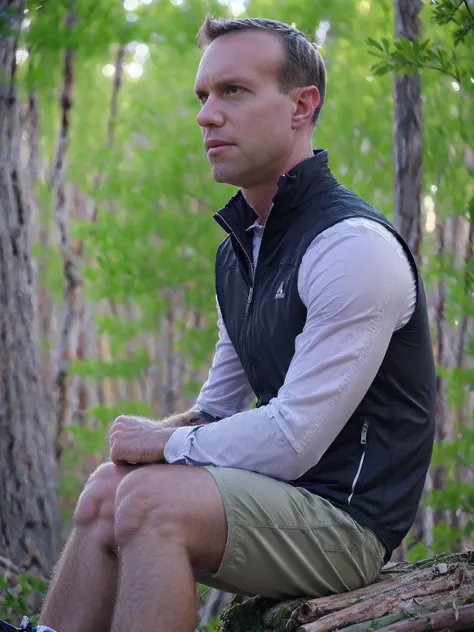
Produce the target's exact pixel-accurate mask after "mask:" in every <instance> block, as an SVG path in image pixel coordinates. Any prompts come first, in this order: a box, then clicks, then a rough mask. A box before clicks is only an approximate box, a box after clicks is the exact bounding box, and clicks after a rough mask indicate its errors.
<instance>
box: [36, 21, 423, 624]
mask: <svg viewBox="0 0 474 632" xmlns="http://www.w3.org/2000/svg"><path fill="white" fill-rule="evenodd" d="M199 41H200V42H201V43H203V44H205V45H206V49H205V52H204V54H203V56H202V60H201V63H200V66H199V70H198V73H197V78H196V86H195V91H196V95H197V97H198V99H199V100H200V102H201V109H200V112H199V114H198V116H197V122H198V124H199V125H200V127H201V129H202V133H203V138H204V145H205V148H206V153H207V157H208V160H209V162H210V164H211V167H212V175H213V178H214V179H215V180H216V181H217V182H227V183H230V184H233V185H235V186H236V187H239V192H238V193H237V194H236V195H235V196H234V197H233V198H232V199H231V200H230V202H229V203H228V205H227V206H226V207H225V208H224V209H221V210H220V211H219V212H218V213H217V214H216V216H215V219H216V221H217V222H218V223H219V224H220V225H221V226H222V228H223V229H224V231H226V233H227V234H228V236H227V237H226V239H225V241H224V242H223V243H222V244H221V245H220V247H219V249H218V252H217V260H216V289H217V302H218V308H219V323H218V324H219V341H218V343H217V346H216V353H215V357H214V362H213V365H212V368H211V370H210V373H209V378H208V380H207V382H206V384H205V385H204V386H203V388H202V390H201V393H200V395H199V398H198V400H197V404H196V407H195V408H194V409H193V410H191V411H189V412H188V413H185V414H182V415H176V416H174V417H171V418H169V419H168V420H166V421H165V422H164V423H161V424H157V423H155V422H152V421H150V420H146V419H140V418H134V417H125V416H121V417H119V418H118V419H117V420H116V421H115V423H114V425H113V427H112V429H111V434H110V438H111V459H112V462H111V463H106V464H104V465H102V466H101V467H100V468H99V469H98V470H97V471H96V472H95V473H94V474H93V475H92V476H91V478H90V479H89V481H88V483H87V485H86V487H85V489H84V492H83V494H82V495H81V497H80V499H79V502H78V506H77V509H76V513H75V525H74V530H73V532H72V535H71V537H70V539H69V541H68V543H67V545H66V547H65V550H64V553H63V555H62V557H61V560H60V562H59V565H58V569H57V571H56V574H55V576H54V579H53V581H52V585H51V589H50V594H49V596H48V598H47V600H46V604H45V606H44V609H43V612H42V615H41V621H43V622H44V623H45V624H47V625H51V626H53V628H54V629H55V630H58V631H59V632H79V630H81V632H96V631H97V630H104V631H105V630H109V629H111V630H112V631H113V632H125V631H127V632H128V631H129V630H131V629H133V630H136V631H137V632H140V631H143V632H145V630H157V631H160V632H161V631H163V632H165V631H166V632H192V630H194V627H195V623H196V591H195V580H196V579H198V580H199V581H201V582H203V583H207V584H208V585H210V586H215V587H218V588H221V589H224V590H227V591H229V592H235V593H241V594H246V595H254V594H261V595H264V596H267V597H271V598H275V599H283V598H285V597H289V596H292V595H313V596H318V595H325V594H330V593H335V592H342V591H347V590H352V589H355V588H358V587H360V586H363V585H366V584H368V583H370V582H372V581H374V580H375V578H376V576H377V574H378V572H379V570H380V567H381V566H382V564H383V562H384V560H387V559H388V558H389V557H390V555H391V552H392V550H393V549H394V548H395V547H396V546H398V544H399V543H400V542H401V540H402V538H403V537H404V536H405V534H406V533H407V531H408V530H409V528H410V526H411V524H412V522H413V520H414V517H415V513H416V510H417V506H418V503H419V500H420V496H421V493H422V489H423V484H424V480H425V476H426V472H427V468H428V465H429V461H430V456H431V450H432V444H433V433H434V418H435V383H434V367H433V357H432V350H431V342H430V335H429V326H428V318H427V309H426V301H425V295H424V290H423V285H422V281H421V278H420V275H419V272H418V270H417V267H416V264H415V262H414V259H413V257H412V255H411V254H410V252H409V250H408V248H407V246H406V245H405V244H404V242H403V241H402V240H401V238H400V237H398V235H396V233H395V231H394V229H393V228H392V227H391V225H390V224H389V223H388V222H387V221H386V220H385V219H384V218H383V217H382V216H381V215H380V214H379V213H378V212H377V211H375V210H374V209H373V208H372V207H370V206H369V205H368V204H367V203H366V202H364V201H363V200H361V199H360V198H358V197H357V196H356V195H354V194H353V193H351V192H350V191H348V190H347V189H345V188H344V187H342V186H341V185H340V184H339V183H338V182H337V181H336V180H335V178H334V177H333V176H332V174H331V172H330V170H329V167H328V164H327V154H326V152H324V151H316V152H314V153H313V150H312V135H313V130H314V126H315V124H316V122H317V119H318V116H319V113H320V111H321V108H322V105H323V102H324V97H325V92H326V75H325V67H324V63H323V61H322V59H321V57H320V55H319V53H318V51H317V50H316V49H315V47H313V46H312V44H311V43H310V42H309V41H308V40H307V39H306V38H305V37H304V36H303V35H302V34H301V33H299V32H298V31H296V30H295V29H293V28H291V27H289V26H287V25H284V24H281V23H278V22H272V21H268V20H252V19H245V20H214V19H213V18H210V17H208V18H207V19H206V21H205V23H204V25H203V26H202V28H201V31H200V35H199ZM254 396H256V398H257V407H256V408H255V409H250V410H249V409H248V408H249V405H250V404H251V401H252V398H253V397H254ZM163 461H166V462H167V463H168V464H167V465H165V464H160V463H163ZM136 465H140V466H141V467H137V466H136ZM144 465H145V466H144Z"/></svg>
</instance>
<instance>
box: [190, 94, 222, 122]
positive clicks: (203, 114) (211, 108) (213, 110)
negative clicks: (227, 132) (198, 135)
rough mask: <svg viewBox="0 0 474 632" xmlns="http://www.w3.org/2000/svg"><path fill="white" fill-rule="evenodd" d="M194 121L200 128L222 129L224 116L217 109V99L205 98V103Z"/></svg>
mask: <svg viewBox="0 0 474 632" xmlns="http://www.w3.org/2000/svg"><path fill="white" fill-rule="evenodd" d="M196 121H197V124H198V125H199V126H200V127H212V126H215V127H222V125H224V114H223V112H222V109H221V108H220V107H219V103H218V101H217V99H215V98H214V97H212V96H208V97H207V99H206V102H205V103H204V105H203V106H202V107H201V110H200V111H199V114H198V115H197V116H196Z"/></svg>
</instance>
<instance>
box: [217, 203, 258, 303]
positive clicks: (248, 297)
mask: <svg viewBox="0 0 474 632" xmlns="http://www.w3.org/2000/svg"><path fill="white" fill-rule="evenodd" d="M219 218H220V220H221V221H222V222H224V224H225V225H226V226H227V228H228V229H229V231H230V232H231V233H232V235H234V237H235V239H236V240H237V241H238V243H239V246H240V247H241V248H242V250H243V252H244V255H245V256H246V257H247V261H248V262H249V265H250V271H251V273H252V285H251V286H250V289H249V294H248V296H247V306H246V308H245V314H248V313H249V309H250V304H251V303H252V297H253V286H254V283H255V267H254V265H253V261H252V259H251V258H250V257H249V255H248V253H247V251H246V250H245V246H244V244H243V243H242V240H241V239H240V237H239V236H238V235H237V233H236V232H235V231H233V230H232V228H231V227H230V226H229V224H228V223H227V222H226V221H225V219H224V218H223V217H222V215H219Z"/></svg>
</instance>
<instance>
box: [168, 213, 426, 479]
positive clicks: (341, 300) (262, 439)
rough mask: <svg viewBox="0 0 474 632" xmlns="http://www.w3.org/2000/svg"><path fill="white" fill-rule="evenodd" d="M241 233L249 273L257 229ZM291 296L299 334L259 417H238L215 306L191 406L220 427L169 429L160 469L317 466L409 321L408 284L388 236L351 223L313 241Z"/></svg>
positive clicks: (240, 410) (235, 379) (298, 471)
mask: <svg viewBox="0 0 474 632" xmlns="http://www.w3.org/2000/svg"><path fill="white" fill-rule="evenodd" d="M249 229H252V230H254V235H253V257H254V263H255V264H256V265H257V260H258V251H259V248H260V243H261V238H262V228H261V227H260V226H259V225H258V224H257V223H255V224H254V225H252V226H251V227H249ZM298 292H299V295H300V298H301V300H302V302H303V303H304V305H305V307H306V309H307V318H306V323H305V326H304V328H303V331H302V332H301V333H300V334H299V335H298V336H297V337H296V340H295V353H294V356H293V359H292V361H291V363H290V366H289V368H288V372H287V374H286V377H285V381H284V383H283V385H282V387H281V388H280V390H279V391H278V394H277V396H276V397H274V398H273V399H271V400H270V402H269V403H268V404H267V405H266V406H262V407H260V408H258V409H251V410H246V409H247V408H248V407H249V406H250V405H251V402H252V400H253V399H254V393H253V391H252V389H251V387H250V385H249V382H248V380H247V378H246V376H245V373H244V370H243V368H242V365H241V362H240V360H239V358H238V356H237V354H236V351H235V349H234V346H233V344H232V342H231V340H230V338H229V335H228V333H227V331H226V328H225V325H224V322H223V320H222V315H221V313H220V310H219V306H218V330H219V339H218V342H217V344H216V349H215V355H214V360H213V363H212V367H211V369H210V371H209V376H208V379H207V381H206V382H205V384H204V385H203V387H202V389H201V392H200V394H199V396H198V399H197V402H196V407H195V408H196V409H201V410H205V411H207V412H209V413H211V414H213V415H215V416H217V417H222V418H223V419H221V420H220V421H218V422H216V423H213V424H207V425H202V426H195V427H192V428H179V429H178V430H176V431H175V433H174V434H173V435H172V436H171V438H170V439H169V441H168V443H167V445H166V448H165V459H166V461H167V462H168V463H183V464H187V465H216V466H221V467H235V468H240V469H245V470H251V471H254V472H259V473H261V474H265V475H267V476H272V477H274V478H278V479H281V480H294V479H296V478H298V477H299V476H301V475H302V474H304V472H306V471H307V470H308V469H310V468H311V467H313V466H314V465H316V464H317V463H318V461H319V460H320V458H321V457H322V455H323V454H324V452H325V451H326V450H327V449H328V447H329V446H330V445H331V443H332V442H333V441H334V439H335V438H336V436H337V435H338V434H339V432H340V431H341V430H342V428H343V426H344V424H345V423H346V422H347V421H348V420H349V418H350V417H351V415H352V414H353V412H354V411H355V409H356V408H357V406H358V405H359V403H360V402H361V400H362V398H363V397H364V395H365V393H366V392H367V390H368V389H369V387H370V385H371V383H372V381H373V380H374V378H375V376H376V374H377V372H378V369H379V367H380V365H381V363H382V360H383V358H384V355H385V352H386V350H387V347H388V344H389V342H390V338H391V336H392V334H393V332H394V331H395V330H396V329H398V328H401V327H403V325H405V324H406V323H407V322H408V320H409V319H410V317H411V314H412V313H413V310H414V306H415V303H416V283H415V278H414V274H413V271H412V269H411V266H410V264H409V262H408V258H407V256H406V254H405V252H404V250H403V248H402V246H401V245H400V243H399V242H398V240H397V239H396V237H395V236H394V235H393V234H392V233H391V232H390V231H389V230H388V229H386V228H385V227H384V226H382V225H381V224H379V223H377V222H375V221H372V220H367V219H360V218H354V219H348V220H344V221H343V222H340V223H338V224H336V225H335V226H333V227H331V228H329V229H327V230H325V231H324V232H323V233H321V234H320V235H318V236H317V237H316V238H315V239H314V240H313V241H312V243H311V244H310V246H309V247H308V249H307V251H306V253H305V254H304V256H303V259H302V261H301V265H300V269H299V271H298ZM264 326H265V324H264V323H262V327H264ZM275 342H276V343H277V341H275Z"/></svg>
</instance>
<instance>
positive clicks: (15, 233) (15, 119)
mask: <svg viewBox="0 0 474 632" xmlns="http://www.w3.org/2000/svg"><path fill="white" fill-rule="evenodd" d="M23 10H24V1H23V0H0V16H2V17H1V18H0V21H3V23H2V29H1V30H0V34H1V35H0V436H1V440H0V506H1V512H0V555H2V556H5V557H8V558H9V559H10V560H11V561H12V562H13V563H14V564H16V565H18V566H19V567H22V568H25V569H29V570H33V569H35V570H38V569H39V570H41V572H43V573H45V574H47V573H48V572H49V570H50V569H51V567H52V565H53V563H54V561H55V559H56V545H57V542H56V532H57V531H56V527H57V524H56V505H55V485H54V459H53V454H52V449H51V425H52V411H51V409H50V407H49V405H48V403H47V402H48V398H46V397H45V393H44V392H43V385H42V380H41V377H40V367H39V364H38V340H37V331H36V313H35V305H34V301H33V288H32V277H33V273H32V266H31V260H30V243H29V234H28V231H29V225H30V219H31V205H30V203H29V198H28V190H29V189H28V186H27V180H26V178H27V171H26V169H24V170H22V169H21V166H20V144H21V133H20V119H19V116H20V100H19V95H18V90H17V87H16V85H15V80H16V50H17V47H18V34H19V32H20V24H21V21H22V19H23ZM5 27H6V28H5Z"/></svg>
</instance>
